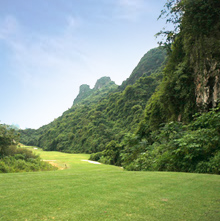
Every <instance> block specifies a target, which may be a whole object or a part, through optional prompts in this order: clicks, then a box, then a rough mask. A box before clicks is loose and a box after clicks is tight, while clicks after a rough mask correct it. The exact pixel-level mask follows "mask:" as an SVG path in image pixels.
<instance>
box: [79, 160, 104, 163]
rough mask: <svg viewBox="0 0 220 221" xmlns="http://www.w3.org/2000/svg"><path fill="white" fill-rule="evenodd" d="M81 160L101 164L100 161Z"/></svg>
mask: <svg viewBox="0 0 220 221" xmlns="http://www.w3.org/2000/svg"><path fill="white" fill-rule="evenodd" d="M81 161H87V162H89V163H93V164H101V163H99V162H96V161H91V160H81Z"/></svg>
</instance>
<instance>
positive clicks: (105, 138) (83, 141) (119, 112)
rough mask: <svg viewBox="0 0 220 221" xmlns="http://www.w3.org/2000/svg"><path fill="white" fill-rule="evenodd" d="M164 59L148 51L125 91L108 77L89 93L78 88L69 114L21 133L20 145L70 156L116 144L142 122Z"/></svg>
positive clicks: (83, 87)
mask: <svg viewBox="0 0 220 221" xmlns="http://www.w3.org/2000/svg"><path fill="white" fill-rule="evenodd" d="M147 58H148V59H147ZM165 58H166V53H165V52H164V50H163V49H162V48H155V49H152V50H150V51H149V52H148V53H147V54H146V55H144V57H143V58H142V59H141V60H140V62H139V64H138V65H137V67H136V68H135V70H134V71H133V73H132V74H131V78H133V77H134V76H135V73H137V70H138V75H137V76H136V79H137V81H136V82H135V83H134V84H133V85H128V86H127V87H126V88H125V90H122V89H121V88H119V87H118V86H116V85H115V84H114V82H112V81H111V79H110V78H109V77H103V78H101V79H99V80H98V81H97V83H96V84H95V87H94V88H93V89H90V87H89V86H88V85H81V86H80V91H79V94H78V96H77V97H76V99H75V100H74V102H73V106H72V107H71V108H70V109H69V110H67V111H66V112H64V113H63V115H62V116H61V117H59V118H57V119H55V120H54V121H53V122H51V123H50V124H48V125H45V126H43V127H41V128H39V129H38V130H33V129H26V130H22V131H21V142H22V143H24V144H27V145H35V146H39V147H42V148H43V149H45V150H58V151H65V152H72V153H80V152H85V153H94V152H99V151H102V150H104V149H105V147H106V144H108V143H109V142H110V141H112V140H115V141H117V142H120V140H121V139H122V137H123V136H124V133H127V132H134V131H135V129H136V127H137V125H138V124H139V122H140V121H141V120H142V119H143V116H144V115H143V113H144V108H145V106H146V103H147V101H148V99H149V98H150V97H151V95H152V94H153V92H154V91H155V89H156V87H157V86H158V85H159V83H160V81H161V79H162V74H161V70H162V67H163V64H164V62H165ZM152 60H155V61H157V62H156V64H154V63H153V64H152V63H151V61H152ZM144 66H145V67H147V68H143V67H144ZM128 81H129V79H128ZM129 82H130V81H129Z"/></svg>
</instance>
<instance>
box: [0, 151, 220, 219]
mask: <svg viewBox="0 0 220 221" xmlns="http://www.w3.org/2000/svg"><path fill="white" fill-rule="evenodd" d="M35 151H36V152H38V153H40V155H41V158H43V159H45V160H52V162H53V163H56V164H58V165H59V167H61V168H65V167H67V168H65V169H63V170H57V171H50V172H32V173H10V174H0V220H4V221H5V220H10V221H11V220H187V221H188V220H213V221H215V220H220V176H218V175H204V174H187V173H168V172H129V171H124V170H123V169H122V168H119V167H115V166H109V165H103V164H100V165H97V164H92V163H88V162H86V161H82V160H86V159H88V157H89V155H85V154H65V153H59V152H44V151H41V150H40V149H38V150H35Z"/></svg>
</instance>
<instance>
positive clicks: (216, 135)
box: [21, 0, 220, 173]
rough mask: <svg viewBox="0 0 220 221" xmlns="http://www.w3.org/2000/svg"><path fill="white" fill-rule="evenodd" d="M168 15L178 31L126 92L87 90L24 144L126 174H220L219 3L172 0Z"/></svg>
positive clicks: (148, 58)
mask: <svg viewBox="0 0 220 221" xmlns="http://www.w3.org/2000/svg"><path fill="white" fill-rule="evenodd" d="M162 17H165V18H166V21H167V22H170V23H172V24H173V25H174V29H173V30H163V31H161V32H159V33H158V34H157V35H159V36H161V35H162V36H163V37H164V38H165V40H163V41H162V42H161V43H160V44H161V47H160V48H157V49H153V50H151V51H149V52H148V53H147V54H146V55H145V56H144V57H143V58H142V59H141V61H140V63H139V64H138V66H137V67H136V68H135V69H134V71H133V73H132V74H131V76H130V77H129V78H128V79H127V80H125V81H124V82H123V84H122V85H121V86H119V87H117V86H115V85H114V84H113V83H107V84H105V86H104V87H102V88H101V89H100V88H99V87H95V88H94V89H92V90H91V89H90V88H89V86H87V85H83V86H81V87H80V94H79V95H78V97H77V98H76V100H75V101H74V104H73V106H72V107H71V108H70V109H69V110H68V111H66V112H65V113H64V114H63V115H62V116H61V117H59V118H58V119H56V120H55V121H53V122H52V123H51V124H49V125H46V126H43V127H42V128H40V129H38V130H31V129H29V130H24V131H21V138H22V142H23V143H25V144H31V145H36V146H40V147H42V148H44V149H46V150H59V151H65V152H86V153H93V154H92V155H91V159H92V160H98V161H100V162H102V163H108V164H114V165H122V166H123V167H124V168H125V169H128V170H169V171H185V172H202V173H220V129H219V128H220V124H219V122H220V112H219V107H218V106H219V100H220V52H219V48H220V1H219V0H197V1H191V0H169V1H167V3H166V4H165V7H164V10H162V13H161V16H160V18H162ZM165 49H166V52H165ZM166 53H167V58H166Z"/></svg>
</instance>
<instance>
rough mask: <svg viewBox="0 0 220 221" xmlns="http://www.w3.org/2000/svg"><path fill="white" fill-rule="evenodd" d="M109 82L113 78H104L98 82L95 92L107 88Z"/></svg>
mask: <svg viewBox="0 0 220 221" xmlns="http://www.w3.org/2000/svg"><path fill="white" fill-rule="evenodd" d="M109 82H111V78H110V77H102V78H100V79H98V80H97V81H96V84H95V87H94V90H99V89H100V88H102V87H103V86H105V85H106V84H107V83H109Z"/></svg>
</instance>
